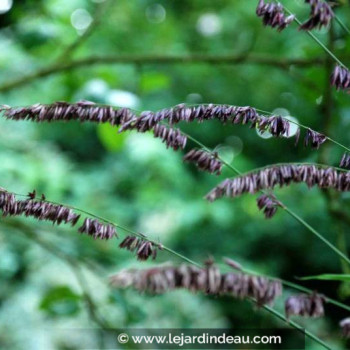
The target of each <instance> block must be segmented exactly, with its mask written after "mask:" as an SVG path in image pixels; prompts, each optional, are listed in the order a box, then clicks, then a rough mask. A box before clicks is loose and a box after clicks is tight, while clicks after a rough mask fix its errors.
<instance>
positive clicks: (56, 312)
mask: <svg viewBox="0 0 350 350" xmlns="http://www.w3.org/2000/svg"><path fill="white" fill-rule="evenodd" d="M80 298H81V297H80V295H79V294H76V293H75V292H73V291H72V290H71V289H70V288H69V287H68V286H57V287H54V288H51V289H49V290H48V291H47V292H46V294H45V295H44V297H43V298H42V300H41V302H40V305H39V308H40V310H43V311H45V312H46V313H47V314H48V315H49V316H53V317H55V316H56V317H57V316H72V315H75V314H77V313H78V312H79V310H80V306H79V301H80Z"/></svg>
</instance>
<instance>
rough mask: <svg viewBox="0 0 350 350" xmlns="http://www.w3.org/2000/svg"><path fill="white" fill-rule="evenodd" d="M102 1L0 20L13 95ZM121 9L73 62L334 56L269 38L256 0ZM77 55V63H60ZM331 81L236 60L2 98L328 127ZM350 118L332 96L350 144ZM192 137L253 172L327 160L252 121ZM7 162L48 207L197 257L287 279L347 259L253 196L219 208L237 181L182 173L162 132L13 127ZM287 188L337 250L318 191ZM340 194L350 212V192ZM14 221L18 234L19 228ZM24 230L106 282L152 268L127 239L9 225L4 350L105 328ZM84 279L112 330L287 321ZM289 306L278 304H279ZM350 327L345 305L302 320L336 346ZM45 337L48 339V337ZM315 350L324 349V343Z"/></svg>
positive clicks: (121, 67)
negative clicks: (221, 106) (245, 114)
mask: <svg viewBox="0 0 350 350" xmlns="http://www.w3.org/2000/svg"><path fill="white" fill-rule="evenodd" d="M286 2H287V3H288V7H290V8H291V9H292V10H293V11H296V13H297V14H298V15H299V16H300V17H301V18H305V17H306V16H307V14H308V8H307V7H306V6H305V5H304V4H303V1H300V0H298V1H286ZM1 3H2V2H1V1H0V4H1ZM99 6H101V4H99V2H98V1H92V0H91V1H90V0H69V1H68V0H61V1H57V0H45V1H44V0H36V1H34V0H23V1H17V0H14V2H13V6H12V8H11V9H10V10H9V11H8V12H6V13H4V14H2V15H1V16H0V50H1V56H0V67H1V69H0V87H1V84H5V83H7V82H9V81H12V80H14V79H17V78H20V77H23V76H26V75H27V74H31V73H33V72H36V71H37V69H39V68H42V67H47V66H49V65H51V64H54V63H55V62H57V59H59V57H60V55H61V54H62V52H64V50H65V48H66V47H68V46H69V45H70V44H71V43H73V42H75V41H76V40H78V39H79V37H80V36H81V35H82V34H83V32H84V29H77V27H78V28H81V27H84V26H86V25H87V23H89V21H90V19H91V18H92V17H93V16H94V13H95V12H96V11H98V7H99ZM108 6H109V8H108V10H107V11H106V12H105V13H104V14H103V16H102V18H101V19H100V20H101V21H100V24H99V25H98V26H96V28H95V30H94V31H93V32H92V33H91V36H89V37H87V38H86V40H85V41H84V42H82V43H81V45H79V46H78V47H77V48H76V50H75V51H74V52H72V57H73V58H72V59H79V58H82V57H90V56H96V55H101V56H102V55H129V56H135V57H136V56H141V55H145V54H147V55H152V54H155V55H187V54H191V53H196V54H201V55H208V54H210V55H217V56H222V55H226V54H227V55H228V54H233V55H236V54H237V55H238V54H242V53H245V54H247V55H250V54H252V55H254V54H255V55H261V56H268V57H274V58H280V59H281V60H284V59H290V58H299V59H304V60H309V59H310V58H315V57H323V55H324V52H323V51H322V49H321V48H320V47H319V46H317V45H316V44H315V43H314V42H313V41H311V40H310V38H309V37H308V36H307V35H306V34H305V33H301V32H298V30H297V27H295V26H294V25H293V26H291V27H290V28H289V29H287V30H285V31H284V32H282V33H277V32H276V31H274V30H272V29H271V28H264V27H263V26H262V23H261V21H260V19H259V18H257V17H256V16H255V6H256V1H228V0H216V1H215V2H213V1H209V0H201V1H198V0H194V1H185V0H177V1H170V0H159V1H154V0H134V1H126V0H124V1H110V4H109V5H108ZM77 11H78V12H77ZM338 13H339V16H340V17H341V18H342V19H343V20H345V21H346V19H347V18H349V14H350V11H349V8H348V7H344V8H340V9H339V11H338ZM89 16H91V18H90V17H89ZM74 19H75V20H74ZM74 25H75V27H74ZM90 25H91V24H90ZM87 28H88V27H86V28H85V30H87ZM334 29H335V38H334V43H333V45H334V48H335V50H336V52H337V54H338V55H339V56H341V57H342V58H343V59H344V61H345V62H346V63H350V60H349V59H348V56H349V52H350V45H349V40H350V39H349V37H347V36H346V35H345V34H344V32H343V31H342V30H341V29H340V28H339V27H338V26H335V28H334ZM317 36H318V37H319V38H320V39H321V40H322V41H324V42H325V43H327V41H328V40H329V39H328V37H329V36H328V33H327V31H321V32H319V33H317ZM69 60H70V58H69V57H68V56H64V57H63V59H61V63H62V62H63V63H64V62H69ZM328 79H329V77H328V76H327V74H326V73H325V71H324V69H323V67H322V66H313V67H308V68H300V67H298V66H297V65H292V66H290V67H288V69H281V68H279V67H274V66H262V65H257V64H251V63H246V64H245V62H244V61H243V62H242V63H241V64H237V65H230V64H223V65H214V64H207V63H192V64H188V63H186V64H182V63H177V64H155V63H152V64H128V63H126V64H113V63H109V64H95V65H91V66H82V67H77V68H76V69H72V70H69V71H63V72H60V73H58V74H52V75H50V76H47V77H45V78H42V79H37V80H33V81H30V82H29V83H28V84H26V85H21V86H19V87H17V88H15V89H12V90H9V91H4V92H3V93H1V95H0V103H4V104H8V105H12V106H17V105H18V106H22V105H28V104H34V103H37V102H40V103H51V102H54V101H60V100H66V101H70V102H73V101H76V100H78V99H89V100H93V101H95V102H99V103H108V104H111V105H115V106H127V107H131V108H134V109H136V110H155V109H159V108H164V107H169V106H172V105H176V104H178V103H181V102H187V103H191V104H197V103H208V102H212V103H228V104H234V105H250V106H254V107H257V108H261V109H263V110H268V111H275V110H276V109H281V108H283V109H284V110H283V111H281V110H279V112H278V113H282V114H284V115H291V116H293V117H295V118H297V119H298V120H299V121H300V122H301V123H302V124H305V125H309V126H310V127H313V128H314V129H316V130H319V131H322V130H323V129H324V127H325V123H324V120H323V112H324V105H323V100H324V94H325V86H326V85H327V84H328ZM349 121H350V108H349V103H348V96H346V94H342V93H338V94H334V110H333V114H332V120H331V125H330V128H329V131H330V132H331V135H332V136H333V137H334V138H335V139H337V140H338V141H340V142H342V143H344V144H347V145H348V144H349V143H350V134H349V133H348V132H347V130H349ZM182 127H183V128H184V130H185V131H186V132H188V133H190V134H191V135H192V136H194V137H196V138H198V139H199V140H201V141H202V142H203V143H205V144H206V145H207V146H209V147H212V148H216V147H217V148H218V150H219V151H220V152H223V154H224V155H225V157H226V159H227V160H228V161H229V162H232V163H233V164H234V165H235V166H236V167H237V168H239V169H241V170H243V171H246V170H249V169H252V168H255V167H258V166H262V165H266V164H272V163H277V162H289V161H315V160H317V156H318V154H317V152H315V151H310V150H309V149H303V148H302V147H301V146H299V147H297V148H294V146H293V143H294V141H293V140H292V139H290V140H289V139H272V138H270V139H263V138H261V137H260V136H259V135H258V134H257V132H256V131H255V130H250V129H249V128H247V127H246V126H236V125H235V126H233V125H225V126H223V125H221V124H219V123H216V122H215V121H213V122H208V123H203V124H193V125H183V126H182ZM340 156H341V151H340V150H339V149H337V148H330V149H329V152H328V161H329V163H330V164H337V162H338V160H339V159H340ZM0 159H1V164H0V178H1V183H0V185H1V186H2V187H4V188H6V189H8V190H10V191H14V192H18V193H23V194H26V193H27V192H29V191H31V190H32V189H33V188H35V189H36V190H37V191H38V193H45V195H46V197H47V198H48V199H50V200H54V201H57V202H63V203H69V204H71V205H75V206H77V207H79V208H83V209H85V210H87V211H89V212H93V213H96V214H99V215H101V216H103V217H106V218H109V219H111V220H112V221H114V222H117V223H119V224H121V225H123V226H127V227H129V228H132V229H133V230H135V231H138V232H144V233H147V234H148V235H149V236H150V237H152V238H153V239H155V240H158V239H159V240H160V241H161V242H162V243H164V244H166V245H167V246H169V247H171V248H172V249H174V250H177V251H179V252H181V253H182V254H184V255H186V256H188V257H190V258H191V259H193V260H197V261H203V260H204V259H206V258H207V257H208V256H214V257H215V258H216V260H217V261H218V262H221V261H220V260H221V257H222V256H228V257H231V258H234V259H236V260H237V261H239V262H241V263H242V264H243V265H244V266H245V267H247V268H251V269H255V270H257V271H260V272H262V273H266V274H269V275H273V276H280V277H282V278H285V279H293V278H294V277H295V276H305V275H317V274H321V273H339V271H340V262H339V260H338V258H337V257H336V256H335V255H334V254H333V253H332V252H331V251H330V250H328V249H327V248H326V246H325V245H324V244H322V243H320V242H319V241H318V240H316V239H315V237H313V236H312V235H310V233H309V232H308V231H307V230H305V228H303V227H302V226H300V224H299V223H298V222H295V221H293V219H291V218H290V217H288V216H287V215H286V214H285V213H283V212H280V213H279V214H278V215H276V217H274V218H273V220H270V221H267V220H265V219H264V218H263V216H262V214H261V213H259V212H258V209H257V207H256V203H255V197H254V196H246V197H242V198H240V199H237V200H227V199H226V200H225V199H224V200H220V201H217V202H215V203H212V204H210V203H207V202H206V201H205V200H203V196H204V195H205V194H206V193H207V192H208V191H209V190H210V189H211V188H212V187H213V186H215V185H216V184H217V183H218V182H220V181H221V180H222V179H224V178H225V177H229V176H232V175H233V174H232V173H231V172H230V171H229V170H228V169H225V170H224V171H223V174H222V175H221V176H220V177H215V176H211V175H209V174H205V173H201V172H198V170H197V169H195V168H194V167H193V166H192V165H189V164H183V163H182V154H180V152H178V153H175V152H173V151H172V150H167V149H166V148H165V147H164V145H163V144H162V143H161V142H160V141H159V140H156V139H153V138H152V136H151V135H149V134H135V133H131V132H130V133H125V134H121V135H120V134H118V133H117V130H116V129H115V128H112V127H110V126H108V125H101V126H96V125H87V124H78V123H69V124H64V123H55V124H42V125H36V124H33V123H30V122H13V121H6V120H1V121H0ZM277 193H278V195H279V196H280V198H281V200H283V201H284V202H285V203H286V204H287V205H289V206H290V207H291V208H293V209H295V210H296V211H297V213H298V214H300V215H301V216H302V217H303V218H304V219H305V220H306V221H307V222H309V223H310V224H311V225H313V226H314V227H315V228H317V229H319V230H320V232H321V233H322V234H324V236H325V237H326V238H327V239H329V240H330V241H331V242H333V243H335V242H336V241H337V237H338V232H339V231H340V230H345V231H346V233H348V228H347V227H346V228H345V229H344V227H342V223H339V222H336V221H334V220H333V219H332V218H331V217H330V216H329V214H328V212H327V205H326V202H325V199H324V197H323V196H322V194H321V193H320V191H319V190H316V189H313V190H310V191H308V190H307V188H306V187H305V186H299V187H298V186H291V187H289V188H285V189H283V190H278V191H277ZM341 199H342V206H343V208H345V209H346V210H348V209H349V202H350V197H349V195H348V194H344V195H342V198H341ZM8 222H11V223H13V224H12V225H10V226H9V224H8ZM18 222H20V223H25V224H26V225H28V227H29V228H28V230H29V229H30V230H34V232H35V233H36V234H37V235H38V236H39V237H41V238H42V239H43V240H46V241H48V242H49V243H50V244H52V245H54V246H55V247H57V249H59V250H61V251H63V252H64V253H65V254H68V255H69V256H72V257H74V258H77V259H80V260H82V259H83V260H87V261H89V262H90V263H91V264H92V265H93V266H95V267H96V266H98V267H99V268H100V269H101V270H102V271H103V272H101V273H100V277H102V278H103V279H104V280H105V281H106V280H107V276H108V275H109V274H111V273H113V272H116V271H118V270H120V269H123V268H127V267H130V266H133V267H140V266H141V263H140V262H137V261H136V260H135V258H134V257H133V256H131V255H130V254H129V253H128V252H125V251H121V250H120V249H118V241H112V242H100V241H93V240H91V239H90V238H89V237H85V236H80V235H78V234H77V232H76V229H70V228H67V227H62V228H57V227H52V226H50V225H49V224H46V223H37V222H35V221H34V220H32V221H28V220H21V219H20V220H18V221H16V220H10V219H7V218H6V219H1V223H0V241H1V244H0V278H1V284H0V305H1V309H0V329H1V332H0V334H1V335H0V343H1V344H3V345H2V346H1V348H4V349H20V348H24V346H25V348H26V349H39V348H40V349H58V348H61V349H67V348H70V349H71V348H75V345H74V344H72V343H70V339H62V338H61V339H57V336H56V335H55V331H54V329H55V328H57V327H60V326H64V327H84V326H85V327H88V326H94V324H93V323H91V320H90V319H89V315H88V311H87V310H86V309H85V308H84V300H83V299H82V298H83V296H82V290H81V288H80V286H79V284H78V283H77V280H76V278H75V276H74V274H72V271H71V268H70V267H69V266H68V265H67V264H65V263H64V262H63V261H61V260H60V259H58V258H57V257H55V256H53V255H52V254H50V253H49V252H47V251H45V249H42V248H41V247H40V246H38V245H37V244H36V242H35V241H33V239H31V238H30V237H29V238H28V236H27V235H26V234H24V232H23V230H22V229H20V228H16V225H17V223H18ZM120 234H121V235H122V233H121V232H120ZM169 260H171V261H176V262H180V261H178V260H176V259H175V258H174V257H173V256H171V255H169V254H167V253H165V252H164V253H161V254H160V255H159V260H158V262H159V263H162V262H165V261H169ZM151 264H152V263H142V266H149V265H151ZM142 266H141V267H142ZM83 272H84V274H85V277H86V279H87V281H88V285H89V289H90V291H91V295H92V296H93V298H94V299H95V301H96V304H97V305H98V308H99V312H100V313H101V314H102V315H104V317H105V318H107V319H108V320H109V321H110V322H111V324H112V325H113V326H114V327H142V326H147V327H194V328H195V327H197V328H199V327H211V328H215V327H277V326H278V327H282V326H283V324H281V323H280V322H279V321H277V320H276V319H274V318H273V317H272V316H271V315H269V314H267V313H265V312H264V311H262V310H254V309H253V308H252V306H251V305H250V304H249V303H245V302H242V301H237V300H232V299H230V298H222V299H221V298H220V299H215V298H208V297H205V296H203V295H190V294H189V293H186V292H183V291H179V292H173V293H169V294H167V295H163V296H157V297H150V296H147V295H139V294H138V293H136V292H134V291H131V290H127V291H111V290H110V289H109V288H108V286H107V285H106V284H105V283H104V282H103V281H101V280H100V279H98V278H97V277H96V276H95V275H94V274H93V273H91V272H89V271H87V270H84V271H83ZM303 284H304V285H305V286H308V287H309V288H311V289H317V290H319V291H321V292H324V293H325V294H327V295H329V296H330V297H334V298H336V299H339V298H342V297H343V298H344V297H346V295H345V296H344V295H343V294H341V293H340V289H339V283H336V282H327V281H306V282H303ZM289 293H291V291H289V290H288V291H287V292H286V295H288V294H289ZM343 301H344V302H346V301H347V300H343ZM282 307H283V306H282V300H280V301H279V305H278V308H280V309H282ZM53 316H54V317H53ZM345 316H346V313H344V312H343V311H341V310H340V309H336V308H334V307H331V306H327V318H324V319H318V320H312V321H308V320H300V323H301V324H303V325H305V327H307V328H308V329H310V330H311V331H313V332H315V333H316V334H318V335H319V336H322V338H323V339H325V340H326V341H328V342H329V343H331V344H332V346H333V348H337V346H339V348H341V345H339V344H340V337H339V333H338V321H339V320H340V319H341V318H342V317H345ZM298 321H299V320H298ZM44 327H46V328H47V327H50V329H51V331H50V332H49V331H45V332H43V329H44ZM24 344H25V345H24ZM307 348H308V349H318V347H317V345H315V344H314V343H312V342H308V347H307Z"/></svg>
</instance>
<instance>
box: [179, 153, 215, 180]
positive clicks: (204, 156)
mask: <svg viewBox="0 0 350 350" xmlns="http://www.w3.org/2000/svg"><path fill="white" fill-rule="evenodd" d="M183 160H184V161H185V162H192V163H194V164H196V166H197V167H198V168H199V169H201V170H204V171H208V172H209V173H212V174H216V175H220V174H221V168H222V163H221V161H220V160H219V158H218V154H217V152H214V153H210V152H207V151H205V150H202V149H192V150H190V151H189V152H188V153H187V154H185V156H184V157H183Z"/></svg>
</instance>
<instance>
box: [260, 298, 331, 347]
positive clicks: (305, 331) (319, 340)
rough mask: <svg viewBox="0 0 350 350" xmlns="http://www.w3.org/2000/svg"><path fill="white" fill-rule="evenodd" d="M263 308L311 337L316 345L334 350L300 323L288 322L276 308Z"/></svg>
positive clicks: (266, 306) (265, 306)
mask: <svg viewBox="0 0 350 350" xmlns="http://www.w3.org/2000/svg"><path fill="white" fill-rule="evenodd" d="M263 308H264V309H265V310H266V311H268V312H269V313H271V314H272V315H274V316H276V317H277V318H279V319H280V320H281V321H283V322H285V323H287V324H289V325H291V326H292V327H293V328H295V329H297V330H298V331H300V332H301V333H303V334H305V335H306V336H307V337H309V338H310V339H312V340H314V341H315V342H316V343H318V344H319V345H321V346H323V347H324V348H325V349H329V350H332V348H331V347H330V346H329V345H327V344H326V343H325V342H324V341H323V340H321V339H320V338H318V337H317V336H316V335H314V334H313V333H311V332H309V331H308V330H306V329H304V328H303V327H302V326H300V325H299V324H298V323H296V322H294V321H291V320H287V319H286V318H285V317H284V316H283V315H282V314H281V313H279V312H278V311H277V310H275V309H274V308H272V307H270V306H268V305H264V306H263Z"/></svg>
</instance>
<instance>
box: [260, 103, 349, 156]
mask: <svg viewBox="0 0 350 350" xmlns="http://www.w3.org/2000/svg"><path fill="white" fill-rule="evenodd" d="M255 109H256V111H257V112H260V113H264V114H268V115H272V113H271V112H268V111H264V110H262V109H258V108H255ZM282 118H284V117H282ZM288 122H289V123H292V124H295V125H297V126H299V127H300V128H303V129H309V127H307V126H306V125H303V124H301V123H299V122H296V121H294V120H289V119H288ZM325 137H326V139H327V140H328V141H330V142H332V143H334V144H335V145H337V146H339V147H341V148H343V149H344V150H345V151H347V152H350V148H348V147H346V146H344V145H342V144H341V143H340V142H338V141H336V140H334V139H332V138H330V137H329V136H327V135H325Z"/></svg>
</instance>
